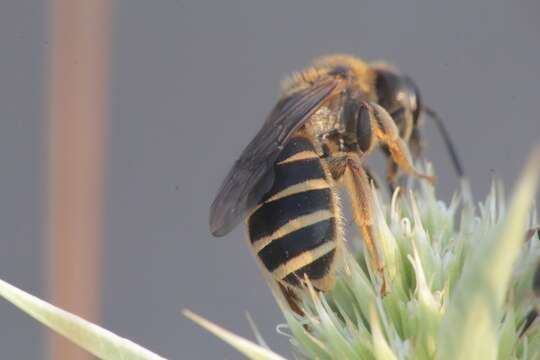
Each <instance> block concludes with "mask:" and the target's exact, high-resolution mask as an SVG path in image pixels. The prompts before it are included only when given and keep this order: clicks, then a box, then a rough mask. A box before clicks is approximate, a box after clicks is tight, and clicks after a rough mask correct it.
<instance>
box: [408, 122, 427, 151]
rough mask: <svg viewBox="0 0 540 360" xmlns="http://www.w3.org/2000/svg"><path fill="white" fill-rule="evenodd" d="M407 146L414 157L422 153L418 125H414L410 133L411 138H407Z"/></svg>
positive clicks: (422, 145) (422, 144)
mask: <svg viewBox="0 0 540 360" xmlns="http://www.w3.org/2000/svg"><path fill="white" fill-rule="evenodd" d="M409 148H410V149H411V153H412V156H413V157H414V158H415V159H416V158H418V157H420V156H421V155H422V151H423V149H424V143H423V141H422V135H421V133H420V129H419V128H418V127H415V128H414V129H413V131H412V133H411V138H410V139H409Z"/></svg>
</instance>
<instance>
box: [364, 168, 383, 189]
mask: <svg viewBox="0 0 540 360" xmlns="http://www.w3.org/2000/svg"><path fill="white" fill-rule="evenodd" d="M362 169H364V172H365V173H366V175H367V177H368V180H369V182H370V183H373V185H374V186H375V188H376V189H378V188H379V183H380V181H379V177H378V176H377V175H376V174H375V173H373V172H372V171H371V170H369V168H368V167H367V166H366V165H362Z"/></svg>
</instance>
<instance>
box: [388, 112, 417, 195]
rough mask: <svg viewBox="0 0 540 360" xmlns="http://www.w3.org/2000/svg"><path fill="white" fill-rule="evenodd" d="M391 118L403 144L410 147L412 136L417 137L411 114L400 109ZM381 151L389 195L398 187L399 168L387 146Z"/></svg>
mask: <svg viewBox="0 0 540 360" xmlns="http://www.w3.org/2000/svg"><path fill="white" fill-rule="evenodd" d="M391 118H392V119H394V122H395V124H396V126H397V128H398V130H399V136H400V137H401V138H402V139H403V141H405V143H408V144H409V145H411V144H412V141H413V134H417V135H419V133H418V131H417V128H416V127H415V124H414V120H413V116H412V113H411V112H410V111H409V110H407V109H405V108H404V107H401V108H399V109H397V110H396V111H394V112H392V114H391ZM381 150H382V152H383V154H384V155H385V156H386V180H387V182H388V189H389V191H390V194H393V193H394V191H395V190H396V188H397V187H398V186H399V179H400V176H399V175H400V174H399V167H398V164H397V163H396V162H395V161H394V160H392V154H391V153H390V150H389V149H388V146H386V145H382V146H381ZM411 150H412V149H411ZM413 155H414V157H415V158H416V157H417V155H419V153H416V152H414V151H413Z"/></svg>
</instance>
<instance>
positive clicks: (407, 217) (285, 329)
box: [186, 154, 540, 360]
mask: <svg viewBox="0 0 540 360" xmlns="http://www.w3.org/2000/svg"><path fill="white" fill-rule="evenodd" d="M539 173H540V157H539V155H538V154H536V155H535V156H533V157H532V160H531V161H530V162H529V165H528V167H527V169H526V171H525V173H524V175H523V176H522V178H521V180H520V181H519V183H518V184H517V186H516V189H515V192H514V195H513V198H512V201H511V204H510V206H509V207H508V208H506V206H505V197H504V194H503V191H502V186H500V185H497V183H495V182H494V184H493V186H492V190H491V192H490V194H489V195H488V197H487V199H486V200H485V201H484V202H482V203H480V204H479V205H478V206H476V207H475V206H473V204H472V202H471V200H470V197H469V196H468V194H467V191H461V193H460V194H458V195H456V196H454V198H453V200H452V201H451V202H450V204H445V203H444V202H442V201H438V200H437V199H436V197H435V193H434V189H433V188H432V187H430V186H428V185H424V184H420V186H419V187H418V188H416V189H415V190H410V191H405V192H403V193H402V194H401V195H399V194H398V193H397V192H396V193H395V194H394V195H393V197H392V199H385V200H381V194H380V193H378V192H377V191H376V192H375V193H376V194H377V196H376V209H377V211H376V212H377V216H376V228H377V239H378V241H379V246H380V249H381V253H382V257H383V259H384V272H385V275H386V278H387V283H388V284H387V286H388V287H389V291H388V292H387V293H386V294H385V295H384V296H383V295H381V294H380V292H379V289H380V284H379V280H378V276H377V272H376V271H374V269H373V268H372V267H371V262H370V261H369V259H368V258H367V255H366V254H365V253H364V252H363V251H361V249H359V248H360V246H356V245H357V244H358V243H360V240H359V239H351V240H350V241H349V246H348V248H349V249H351V250H349V251H346V252H345V255H344V258H343V264H342V265H343V266H342V267H341V271H340V272H339V273H338V280H337V284H336V286H335V288H334V290H332V291H331V292H329V293H327V294H320V293H316V292H315V291H314V290H313V288H312V287H310V286H308V288H307V289H305V291H304V292H303V296H301V299H300V306H301V308H302V310H303V312H304V314H303V315H298V314H297V313H295V312H293V311H291V310H289V308H288V307H287V306H286V304H285V302H284V300H283V299H282V297H281V296H280V293H279V291H278V290H277V289H275V286H273V285H272V283H270V285H271V288H272V290H273V293H274V295H275V297H276V300H277V301H278V304H279V305H280V308H281V309H282V311H283V315H284V317H285V320H286V322H287V323H286V324H285V325H283V326H281V333H286V334H287V335H286V336H288V337H289V339H290V343H291V344H292V346H293V349H294V353H295V356H296V357H297V358H299V359H463V360H465V359H467V360H469V359H540V327H538V326H535V323H534V320H535V316H536V314H537V313H536V309H535V305H536V304H535V303H536V298H535V296H534V291H533V277H534V273H535V271H536V269H537V267H538V261H539V259H540V242H539V239H538V238H537V237H538V235H537V234H536V233H534V234H536V235H533V236H532V237H531V238H530V239H528V240H526V233H527V229H529V228H532V227H536V226H538V222H537V220H536V213H535V212H534V211H532V212H531V211H530V209H531V204H532V202H533V201H532V199H534V193H535V188H536V182H537V178H538V176H539V175H540V174H539ZM186 315H187V316H188V317H190V318H192V319H193V320H194V321H196V322H198V323H199V324H200V325H202V326H204V327H206V328H207V329H208V330H210V331H212V332H214V333H215V334H216V335H218V336H220V337H221V338H222V339H223V340H225V341H227V342H229V343H230V344H231V345H233V346H235V347H236V348H237V349H238V350H240V351H241V352H243V353H244V354H245V355H247V356H248V357H250V358H252V359H282V357H280V356H278V355H277V354H275V353H273V352H271V351H270V350H269V349H267V348H265V345H264V342H261V341H259V342H260V345H256V344H254V343H248V342H247V341H246V340H244V339H240V338H238V337H236V336H235V335H232V334H230V333H228V332H227V331H225V330H223V329H221V328H219V327H217V326H216V325H213V324H211V323H209V322H207V321H206V320H204V319H202V318H200V317H198V316H196V315H194V314H193V313H190V312H187V313H186Z"/></svg>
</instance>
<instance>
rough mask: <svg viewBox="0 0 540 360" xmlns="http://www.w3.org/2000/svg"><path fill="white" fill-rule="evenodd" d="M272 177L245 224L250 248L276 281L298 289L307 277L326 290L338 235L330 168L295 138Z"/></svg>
mask: <svg viewBox="0 0 540 360" xmlns="http://www.w3.org/2000/svg"><path fill="white" fill-rule="evenodd" d="M274 173H275V179H274V183H273V186H272V188H271V189H270V191H269V192H268V193H267V194H266V195H265V196H264V197H263V199H262V202H261V204H260V205H259V206H258V207H257V208H256V209H255V210H254V211H253V213H252V214H251V215H250V216H249V218H248V221H247V226H248V233H249V238H250V241H251V245H252V246H253V249H254V251H255V253H256V254H257V255H258V256H259V258H260V260H261V262H262V263H263V265H264V266H265V267H266V269H267V270H268V271H269V272H270V273H271V274H272V275H273V277H274V278H275V279H276V280H278V281H282V282H284V283H285V284H287V285H292V286H299V285H300V280H301V279H303V278H304V276H305V275H307V277H309V278H310V279H311V281H312V283H313V284H314V286H315V287H316V288H318V289H319V290H323V291H324V290H329V289H330V288H331V287H332V286H333V281H334V277H333V275H334V274H333V270H334V263H335V261H334V260H335V259H334V258H335V257H336V252H337V247H338V243H339V241H340V240H341V233H342V231H341V223H340V213H339V206H338V199H337V196H336V194H335V190H334V188H333V183H332V181H333V180H332V178H331V176H330V174H329V172H328V169H327V168H326V165H325V164H323V163H322V162H321V160H320V159H319V156H318V155H317V153H316V152H315V149H314V147H313V144H312V143H311V141H310V140H309V139H307V138H306V137H304V136H302V135H296V136H293V137H292V138H291V140H290V141H289V142H288V143H287V144H286V146H285V148H284V149H283V150H282V152H281V153H280V156H279V157H278V159H277V161H276V163H275V165H274Z"/></svg>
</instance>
